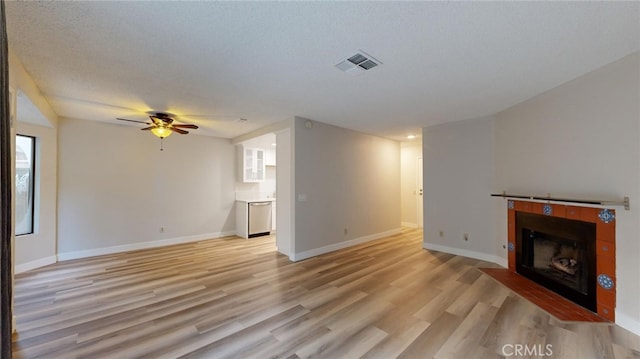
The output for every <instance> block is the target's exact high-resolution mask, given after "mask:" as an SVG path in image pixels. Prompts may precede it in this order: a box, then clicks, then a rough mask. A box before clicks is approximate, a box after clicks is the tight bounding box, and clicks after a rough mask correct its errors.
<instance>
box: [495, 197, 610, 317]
mask: <svg viewBox="0 0 640 359" xmlns="http://www.w3.org/2000/svg"><path fill="white" fill-rule="evenodd" d="M507 226H508V238H507V241H508V243H507V248H508V251H507V256H508V264H509V270H510V271H512V272H514V273H518V274H520V275H522V276H524V277H527V278H529V279H530V280H533V281H534V282H537V283H538V284H540V285H542V286H544V287H546V288H547V289H549V290H551V291H555V292H556V293H558V294H559V295H561V296H563V297H565V298H567V299H569V300H571V301H573V302H574V303H576V304H578V305H581V306H582V307H584V308H587V309H588V310H590V311H592V312H597V313H598V316H600V317H601V318H604V319H606V320H609V321H611V322H615V307H616V287H617V285H616V283H617V280H616V275H615V274H616V235H615V233H616V230H615V229H616V212H615V210H613V209H610V208H594V207H584V206H573V205H565V204H558V203H540V202H530V201H526V200H508V201H507ZM548 304H550V305H552V303H548Z"/></svg>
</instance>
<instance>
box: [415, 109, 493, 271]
mask: <svg viewBox="0 0 640 359" xmlns="http://www.w3.org/2000/svg"><path fill="white" fill-rule="evenodd" d="M422 145H423V158H424V169H423V173H424V174H423V182H424V218H425V219H424V221H425V222H424V244H425V248H430V249H436V250H442V251H447V252H451V253H455V254H460V255H466V256H471V257H475V258H482V259H485V260H489V261H495V260H496V257H495V250H496V248H495V226H494V216H493V211H492V210H491V209H492V208H493V201H492V199H491V197H490V196H489V194H490V193H491V190H492V187H493V118H492V117H487V118H481V119H474V120H467V121H458V122H453V123H447V124H442V125H437V126H432V127H427V128H425V129H424V130H423V133H422ZM440 232H442V236H441V235H440ZM465 233H467V234H468V238H469V240H468V241H465V240H464V238H463V236H464V234H465Z"/></svg>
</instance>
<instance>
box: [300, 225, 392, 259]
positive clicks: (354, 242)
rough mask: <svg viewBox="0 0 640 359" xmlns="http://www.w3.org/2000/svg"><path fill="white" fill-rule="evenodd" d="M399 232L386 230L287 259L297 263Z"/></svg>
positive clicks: (311, 250)
mask: <svg viewBox="0 0 640 359" xmlns="http://www.w3.org/2000/svg"><path fill="white" fill-rule="evenodd" d="M401 231H402V230H401V229H400V228H394V229H391V230H388V231H384V232H380V233H374V234H370V235H368V236H364V237H358V238H354V239H350V240H348V241H345V242H340V243H335V244H331V245H328V246H324V247H320V248H315V249H310V250H308V251H304V252H300V253H293V254H292V255H290V256H289V259H291V260H292V261H294V262H297V261H301V260H304V259H307V258H311V257H315V256H319V255H321V254H325V253H329V252H334V251H337V250H339V249H344V248H348V247H353V246H355V245H357V244H361V243H365V242H369V241H373V240H376V239H380V238H384V237H389V236H392V235H394V234H399V233H401Z"/></svg>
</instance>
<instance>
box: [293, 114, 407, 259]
mask: <svg viewBox="0 0 640 359" xmlns="http://www.w3.org/2000/svg"><path fill="white" fill-rule="evenodd" d="M306 122H307V120H305V119H301V118H296V120H295V126H294V127H295V145H294V146H295V159H294V161H295V166H294V171H295V194H296V199H295V251H296V253H300V252H305V251H310V250H316V249H319V248H322V247H327V246H332V245H336V244H340V243H342V242H346V241H353V240H357V239H358V238H364V237H367V236H374V235H376V234H379V233H383V232H387V231H390V230H394V229H398V228H399V227H400V144H399V143H398V142H396V141H392V140H388V139H383V138H380V137H376V136H371V135H367V134H364V133H360V132H356V131H351V130H347V129H344V128H340V127H336V126H332V125H328V124H324V123H320V122H315V121H313V122H312V123H313V126H312V128H307V127H306V126H305V123H306ZM300 195H303V196H306V201H304V202H301V201H300ZM345 229H347V234H345V233H344V230H345Z"/></svg>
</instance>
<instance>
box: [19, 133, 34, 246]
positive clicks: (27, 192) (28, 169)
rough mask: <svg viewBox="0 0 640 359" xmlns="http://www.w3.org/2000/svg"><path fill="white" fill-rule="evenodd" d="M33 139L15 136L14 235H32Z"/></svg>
mask: <svg viewBox="0 0 640 359" xmlns="http://www.w3.org/2000/svg"><path fill="white" fill-rule="evenodd" d="M35 147H36V139H35V138H34V137H29V136H22V135H16V228H15V232H16V235H18V236H19V235H22V234H30V233H33V207H34V205H33V197H34V193H35V191H34V190H35V186H34V183H35V161H34V159H35Z"/></svg>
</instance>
